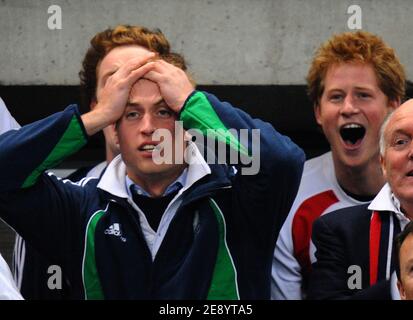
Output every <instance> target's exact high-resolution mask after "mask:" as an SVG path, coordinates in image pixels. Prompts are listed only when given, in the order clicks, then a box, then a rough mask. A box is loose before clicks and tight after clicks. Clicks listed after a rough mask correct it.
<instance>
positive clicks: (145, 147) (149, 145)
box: [141, 144, 156, 151]
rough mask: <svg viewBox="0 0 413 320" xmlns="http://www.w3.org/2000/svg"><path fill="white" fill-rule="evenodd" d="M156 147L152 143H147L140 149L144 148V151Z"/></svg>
mask: <svg viewBox="0 0 413 320" xmlns="http://www.w3.org/2000/svg"><path fill="white" fill-rule="evenodd" d="M155 148H156V146H155V145H154V144H147V145H144V146H143V147H142V148H141V149H142V150H145V151H149V150H151V151H152V150H154V149H155Z"/></svg>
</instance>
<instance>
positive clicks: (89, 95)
mask: <svg viewBox="0 0 413 320" xmlns="http://www.w3.org/2000/svg"><path fill="white" fill-rule="evenodd" d="M126 45H138V46H141V47H143V48H146V49H148V50H149V51H153V52H156V53H158V55H159V58H160V59H163V60H165V61H167V62H169V63H171V64H173V65H175V66H176V67H178V68H180V69H182V70H184V71H186V69H187V67H186V62H185V59H184V57H183V56H181V55H180V54H178V53H175V52H171V47H170V44H169V42H168V40H167V39H166V37H165V36H164V34H163V33H162V32H161V30H159V29H155V30H150V29H148V28H145V27H140V26H130V25H118V26H116V27H115V28H113V29H110V28H109V29H106V30H104V31H102V32H99V33H98V34H96V35H95V36H94V37H93V38H92V40H90V47H89V49H88V50H87V52H86V55H85V57H84V59H83V62H82V69H81V71H80V72H79V77H80V88H81V98H82V105H83V107H84V108H88V107H89V105H90V103H91V102H92V101H93V100H94V99H95V95H96V86H97V67H98V64H99V62H100V61H102V59H103V58H104V57H105V56H106V55H107V54H108V53H109V51H111V50H112V49H114V48H116V47H119V46H126ZM191 80H192V79H191Z"/></svg>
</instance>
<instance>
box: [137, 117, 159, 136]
mask: <svg viewBox="0 0 413 320" xmlns="http://www.w3.org/2000/svg"><path fill="white" fill-rule="evenodd" d="M155 130H156V123H155V119H154V118H153V116H152V115H151V114H149V113H147V114H145V115H144V116H143V117H142V119H141V121H140V132H141V133H142V134H144V135H152V134H153V132H154V131H155Z"/></svg>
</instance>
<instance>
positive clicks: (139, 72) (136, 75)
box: [127, 62, 155, 85]
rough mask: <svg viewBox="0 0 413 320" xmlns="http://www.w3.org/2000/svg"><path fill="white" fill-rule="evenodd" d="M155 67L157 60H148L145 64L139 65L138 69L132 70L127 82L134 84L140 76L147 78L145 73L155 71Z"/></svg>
mask: <svg viewBox="0 0 413 320" xmlns="http://www.w3.org/2000/svg"><path fill="white" fill-rule="evenodd" d="M154 67H155V62H148V63H146V64H144V65H143V66H141V67H139V68H138V69H136V70H132V71H131V72H130V74H129V76H128V77H127V82H128V84H129V85H132V84H134V83H135V82H136V81H138V80H139V79H140V78H145V75H147V74H148V73H150V72H153V71H151V70H153V69H154Z"/></svg>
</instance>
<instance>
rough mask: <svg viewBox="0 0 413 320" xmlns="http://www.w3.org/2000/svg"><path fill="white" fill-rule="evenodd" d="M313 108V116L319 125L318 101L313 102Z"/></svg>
mask: <svg viewBox="0 0 413 320" xmlns="http://www.w3.org/2000/svg"><path fill="white" fill-rule="evenodd" d="M313 109H314V116H315V120H316V121H317V123H318V124H319V125H320V126H321V123H322V121H321V106H320V104H319V103H315V104H314V106H313Z"/></svg>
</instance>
